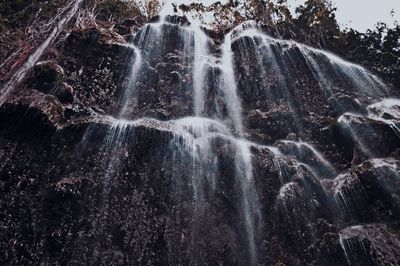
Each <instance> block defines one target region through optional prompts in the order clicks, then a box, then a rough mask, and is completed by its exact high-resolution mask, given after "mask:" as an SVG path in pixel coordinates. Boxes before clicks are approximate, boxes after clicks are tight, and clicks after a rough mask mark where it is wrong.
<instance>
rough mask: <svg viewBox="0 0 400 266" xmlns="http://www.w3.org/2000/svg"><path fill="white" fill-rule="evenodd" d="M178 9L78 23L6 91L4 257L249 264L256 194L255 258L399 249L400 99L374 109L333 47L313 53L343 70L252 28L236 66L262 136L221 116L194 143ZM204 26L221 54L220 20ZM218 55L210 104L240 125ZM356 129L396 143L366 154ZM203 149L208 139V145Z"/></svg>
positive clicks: (301, 261)
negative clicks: (240, 135)
mask: <svg viewBox="0 0 400 266" xmlns="http://www.w3.org/2000/svg"><path fill="white" fill-rule="evenodd" d="M158 20H159V18H155V19H154V20H153V21H158ZM167 20H168V22H169V23H168V24H166V25H164V26H162V27H160V31H161V32H162V33H163V38H159V37H157V36H156V37H157V38H156V37H155V35H151V34H156V33H155V32H152V29H151V27H146V26H143V27H142V23H143V21H141V18H137V19H134V20H126V21H124V22H119V24H118V25H117V26H116V27H115V29H114V30H113V29H105V28H102V27H100V26H96V27H93V28H89V29H86V30H76V31H73V32H72V33H71V34H70V35H69V36H68V38H67V39H66V40H65V41H63V43H62V45H61V47H62V49H60V51H58V52H59V56H58V57H56V58H54V59H52V61H48V62H44V63H42V64H39V65H37V66H36V67H35V69H34V70H33V72H32V73H31V74H30V76H29V79H27V80H26V81H25V82H24V83H23V84H22V85H21V86H20V87H19V88H18V90H17V91H16V92H15V94H13V95H12V97H10V98H9V99H7V101H6V102H5V104H4V105H2V106H1V108H0V176H1V180H0V192H1V194H2V198H1V199H0V213H2V218H1V219H0V223H1V226H2V228H3V230H1V231H0V252H1V256H0V264H4V265H37V264H49V265H52V264H54V265H64V264H76V265H81V264H89V265H92V264H94V265H97V264H104V265H137V264H140V265H189V264H199V265H217V264H218V265H219V264H221V265H249V264H251V263H252V262H250V261H249V257H250V253H251V252H250V251H249V248H248V246H249V242H248V234H247V233H246V230H247V227H246V225H247V224H248V221H249V217H248V216H249V215H247V214H246V213H244V212H243V204H244V202H245V200H244V199H245V198H244V196H246V195H248V198H247V200H249V201H254V202H257V204H258V205H257V206H256V207H257V208H259V210H260V214H257V213H256V212H253V211H254V210H251V211H252V212H250V214H251V215H250V216H251V218H253V217H254V219H252V220H251V221H252V222H254V224H253V226H254V230H255V234H254V235H255V243H256V245H255V250H256V253H257V258H256V260H257V263H258V264H261V265H332V266H333V265H346V264H347V263H348V262H349V261H350V262H351V263H352V264H354V265H385V263H388V264H390V263H391V264H392V265H397V264H399V262H398V259H397V258H398V255H399V248H398V235H399V233H398V232H399V226H398V220H399V219H400V218H399V213H400V198H399V194H400V191H399V187H400V184H399V178H398V167H399V163H398V159H399V154H400V152H399V138H398V135H397V132H396V130H395V129H396V127H393V125H395V126H397V127H398V126H399V125H398V123H394V124H390V123H387V122H388V121H387V120H390V121H391V122H394V121H396V120H397V117H396V115H395V111H396V110H397V111H398V109H396V108H397V107H396V106H394V107H393V106H392V107H391V108H386V107H385V108H379V106H378V107H376V106H375V107H374V108H367V107H366V105H367V104H371V103H373V102H374V101H375V100H376V101H377V99H372V98H370V96H368V93H367V92H363V91H361V92H360V91H359V90H357V89H356V88H355V85H354V84H352V83H351V82H350V81H349V80H346V79H344V78H340V77H342V76H343V77H344V76H345V75H344V74H345V73H337V72H334V70H335V69H334V68H333V67H332V66H330V65H329V64H328V63H329V62H328V60H327V58H324V57H315V58H316V59H318V60H320V61H321V62H320V63H321V65H323V66H325V67H326V68H327V69H328V70H329V71H327V72H328V74H327V75H328V76H329V77H327V79H329V78H331V79H330V80H335V84H328V83H327V84H322V83H321V80H320V79H318V77H317V75H316V73H315V70H314V71H313V69H311V68H310V63H309V62H308V64H307V60H306V58H305V57H304V54H302V52H301V51H300V48H299V47H297V48H296V47H294V46H293V47H292V46H290V45H288V44H279V45H274V46H273V47H272V50H271V53H269V54H268V53H264V54H263V55H261V54H259V53H257V52H256V51H255V50H254V48H255V47H261V46H262V43H261V42H257V41H254V40H252V39H251V38H249V37H241V38H239V39H236V40H235V41H234V43H233V44H232V50H233V53H234V58H233V59H234V61H235V64H234V66H235V69H234V70H235V73H237V75H236V79H237V83H238V84H237V85H238V94H239V98H240V103H241V106H242V108H243V112H242V115H243V121H244V136H246V138H247V139H248V140H251V141H254V142H255V143H248V142H243V143H242V142H239V141H238V139H237V138H235V136H234V135H235V134H228V133H226V134H223V133H221V132H223V130H220V129H218V126H220V124H217V126H215V125H214V127H213V129H212V130H210V132H207V133H210V136H206V137H207V138H209V142H206V141H204V139H202V138H199V139H197V140H196V141H197V142H191V141H193V137H194V135H196V133H197V134H201V132H200V133H199V132H196V130H195V129H194V128H193V127H194V126H193V125H189V126H187V127H188V128H189V130H188V129H187V128H185V127H184V126H182V124H179V119H181V118H183V117H186V116H191V115H193V90H192V87H193V77H192V76H193V66H192V63H191V62H192V60H193V58H191V56H188V53H187V51H188V50H190V49H193V44H192V43H190V45H187V46H185V45H184V41H183V37H182V36H185V29H183V27H181V26H185V27H186V26H187V25H188V22H187V20H186V19H185V18H182V17H169V18H167ZM131 32H137V34H136V36H135V37H134V38H131V40H130V41H131V43H133V44H135V46H137V47H139V48H143V47H144V45H148V46H146V47H149V48H148V49H146V50H144V49H142V50H141V59H142V62H141V63H142V65H141V69H140V71H139V72H138V73H137V77H138V78H137V79H135V84H134V85H135V86H134V88H135V90H134V91H133V92H132V94H131V95H129V99H130V105H128V106H127V109H126V116H123V117H124V119H121V118H120V117H121V113H120V108H121V105H122V104H123V101H122V97H123V95H124V92H125V91H126V90H127V89H128V84H129V82H130V80H129V75H130V73H131V71H132V67H133V64H134V63H135V62H136V60H138V54H137V51H136V50H135V47H134V46H133V45H132V44H130V43H129V42H127V41H126V39H128V38H129V37H128V35H129V34H130V33H131ZM207 35H208V36H210V37H211V38H212V40H209V45H210V54H212V55H213V56H215V57H216V58H215V59H216V60H217V61H218V60H221V56H222V53H221V47H220V46H219V45H220V43H221V42H222V39H223V37H224V35H223V31H219V32H215V31H211V30H208V32H207ZM260 45H261V46H260ZM188 46H189V47H188ZM272 54H273V55H275V61H276V62H274V61H273V60H272V59H273V57H271V55H272ZM281 55H284V56H282V57H281ZM259 60H261V61H262V62H263V63H264V64H265V65H264V68H261V67H259V66H260V61H259ZM212 63H213V62H212ZM322 63H323V64H322ZM211 65H212V66H210V67H209V68H208V69H207V71H206V75H205V82H204V83H205V84H204V94H205V99H206V102H205V108H204V111H203V113H202V114H201V116H204V117H208V118H209V119H211V118H212V119H214V120H213V121H214V122H216V123H217V121H218V123H223V124H224V125H226V127H232V128H233V127H234V126H235V125H234V123H233V122H232V121H228V120H229V118H227V117H228V115H227V114H228V112H229V110H228V106H227V104H226V102H224V98H223V96H224V95H223V94H224V93H223V92H221V91H220V90H219V86H220V83H219V82H221V75H222V74H223V71H222V70H221V67H220V66H219V65H218V64H216V65H213V64H211ZM336 70H337V69H336ZM336 70H335V71H336ZM55 89H59V90H58V92H57V93H56V92H55V91H54V90H55ZM344 112H352V113H357V114H358V115H357V116H358V117H357V119H354V120H352V121H350V123H349V124H351V126H352V127H351V129H352V130H353V132H352V131H351V130H349V128H347V127H346V125H347V124H343V123H341V122H340V121H338V119H337V117H338V116H340V115H342V113H344ZM373 114H374V115H375V118H374V117H371V116H372V115H373ZM204 117H203V119H205V118H204ZM382 119H383V120H382ZM384 120H386V121H384ZM221 121H222V122H221ZM180 122H182V121H180ZM202 126H204V125H203V124H202ZM191 127H192V128H191ZM202 130H204V128H202ZM228 130H230V128H229V129H228ZM354 132H355V133H356V134H354ZM236 137H237V136H236ZM309 143H312V144H313V146H311V145H309ZM360 143H361V144H362V143H364V144H368V147H369V149H370V150H371V151H372V152H374V154H373V155H374V157H375V156H381V157H382V156H385V157H387V158H384V159H382V158H381V159H379V158H375V160H373V159H372V160H371V159H369V160H367V159H368V157H373V156H367V155H365V154H363V153H362V145H360ZM208 144H209V147H208V146H207V145H208ZM239 144H241V145H244V146H246V147H247V145H248V146H249V147H250V148H249V151H248V152H249V153H250V156H249V158H251V161H252V164H251V173H252V177H251V178H250V181H249V183H250V184H251V186H250V187H254V188H255V191H253V190H251V189H249V188H248V187H246V186H244V187H243V184H247V183H243V182H244V181H243V179H242V178H238V176H240V174H243V173H241V172H240V170H242V168H241V164H244V162H243V161H241V160H238V158H239V157H240V156H242V155H243V154H240V152H239V151H240V149H238V145H239ZM266 145H270V146H266ZM202 149H210V150H211V152H210V153H206V155H207V156H204V158H202V159H204V160H199V158H196V157H194V155H193V154H194V153H195V151H198V150H200V151H202ZM203 151H204V150H203ZM317 151H319V152H317ZM246 152H247V151H246ZM198 154H199V153H197V155H198ZM194 158H196V159H197V160H196V159H194ZM330 164H332V165H333V166H332V165H330ZM337 169H338V170H339V171H340V175H338V176H337V175H336V174H337V173H336V170H337ZM238 172H239V173H238ZM241 177H242V176H241ZM245 177H247V176H245ZM213 178H215V180H214V181H215V182H214V183H213V182H209V181H210V180H212V179H213ZM246 189H248V191H246ZM196 191H197V192H199V194H198V195H197V194H196V195H197V196H198V198H196V200H195V199H194V195H195V192H196ZM243 191H245V192H243ZM200 192H202V193H200ZM246 192H247V193H246ZM255 198H257V201H256V200H254V199H255ZM252 208H255V206H252ZM255 213H256V214H257V215H255ZM366 223H368V224H369V225H365V224H366ZM357 224H363V225H362V226H360V227H354V225H357ZM364 248H365V249H364ZM253 264H256V263H253Z"/></svg>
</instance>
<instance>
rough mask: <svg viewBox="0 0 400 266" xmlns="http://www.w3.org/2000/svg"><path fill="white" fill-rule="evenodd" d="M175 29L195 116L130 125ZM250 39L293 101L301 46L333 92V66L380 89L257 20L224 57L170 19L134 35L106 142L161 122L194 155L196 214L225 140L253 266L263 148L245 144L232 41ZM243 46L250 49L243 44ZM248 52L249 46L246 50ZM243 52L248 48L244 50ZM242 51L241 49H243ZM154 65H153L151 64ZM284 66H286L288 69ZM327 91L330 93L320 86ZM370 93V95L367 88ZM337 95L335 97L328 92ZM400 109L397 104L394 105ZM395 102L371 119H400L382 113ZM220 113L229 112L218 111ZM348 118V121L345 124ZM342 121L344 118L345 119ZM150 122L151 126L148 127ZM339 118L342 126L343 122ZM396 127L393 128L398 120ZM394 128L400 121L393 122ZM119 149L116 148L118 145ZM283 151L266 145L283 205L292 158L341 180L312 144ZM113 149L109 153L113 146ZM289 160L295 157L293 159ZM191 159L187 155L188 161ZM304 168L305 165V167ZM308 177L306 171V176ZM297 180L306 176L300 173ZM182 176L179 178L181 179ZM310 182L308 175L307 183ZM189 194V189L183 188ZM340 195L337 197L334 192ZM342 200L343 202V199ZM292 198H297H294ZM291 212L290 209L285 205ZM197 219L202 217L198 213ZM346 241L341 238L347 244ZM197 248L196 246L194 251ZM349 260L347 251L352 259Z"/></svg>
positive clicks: (236, 35)
mask: <svg viewBox="0 0 400 266" xmlns="http://www.w3.org/2000/svg"><path fill="white" fill-rule="evenodd" d="M169 27H172V28H174V29H176V30H177V31H178V32H179V34H180V36H181V37H182V39H181V40H180V41H181V42H182V43H183V44H182V47H181V48H182V50H183V55H182V62H180V63H182V64H189V65H191V66H192V67H191V75H192V83H191V88H190V89H191V92H192V107H193V108H192V110H193V113H192V114H191V115H190V116H186V117H182V118H178V119H174V120H168V121H158V120H151V119H139V120H135V121H129V120H125V119H126V118H127V117H131V116H132V114H131V113H130V109H129V108H132V106H134V105H135V104H136V102H135V100H134V98H135V93H136V89H137V88H136V84H137V83H139V82H143V83H145V82H146V80H144V79H145V78H143V77H142V72H141V68H142V66H143V64H144V62H145V61H152V60H153V61H155V62H156V61H157V60H159V57H158V56H160V55H161V54H162V52H163V51H161V50H162V49H163V48H164V46H163V41H164V40H168V39H169V38H168V37H169V36H168V34H169V31H168V28H169ZM244 37H247V38H250V40H251V47H252V48H254V49H255V50H256V52H260V53H261V54H264V56H265V55H266V56H267V58H270V59H272V60H271V61H270V63H271V64H272V67H273V68H274V69H275V71H276V72H277V73H278V79H280V84H281V85H282V90H285V91H286V92H285V93H286V94H285V93H284V94H285V95H284V96H285V97H290V93H289V91H290V88H289V87H288V86H289V85H290V84H288V82H287V78H286V76H285V75H286V72H289V69H290V68H291V67H293V66H289V64H290V62H293V59H292V58H291V55H290V53H289V52H288V51H289V50H291V49H297V50H298V51H300V53H301V55H302V56H303V57H304V59H305V60H304V61H305V63H306V65H307V66H308V67H309V68H311V71H312V72H313V73H314V74H315V76H316V78H317V79H318V81H319V82H320V84H321V90H323V89H327V90H330V89H331V88H330V86H328V85H329V84H330V83H331V80H330V77H329V75H327V72H328V71H330V70H331V69H334V70H335V71H336V72H338V73H342V74H343V75H344V76H345V77H346V78H347V79H349V80H351V82H353V83H354V84H355V85H356V87H357V88H358V89H360V90H363V89H364V88H367V89H370V88H372V87H376V86H381V88H382V87H384V86H383V85H382V83H381V82H380V81H379V79H377V78H376V77H375V76H374V75H372V74H371V73H369V72H368V71H367V70H365V69H363V68H362V67H360V66H357V65H354V64H351V63H348V62H345V61H343V60H342V59H340V58H338V57H336V56H334V55H332V54H329V53H327V52H324V51H321V50H318V49H315V48H311V47H308V46H305V45H302V44H299V43H296V42H293V41H284V40H278V39H274V38H272V37H270V36H267V35H265V34H263V33H261V31H259V30H258V29H257V27H256V24H255V23H254V22H250V23H245V24H243V25H240V26H238V27H237V28H235V29H234V30H232V31H231V32H230V33H228V34H227V35H226V36H225V39H224V41H223V44H222V46H221V48H222V55H221V57H218V55H214V54H211V52H210V50H211V49H210V44H211V43H212V40H211V39H210V38H209V37H208V36H207V35H206V34H205V33H204V32H203V30H202V29H201V28H200V27H199V26H198V25H191V26H190V25H189V26H188V25H185V26H181V25H177V24H172V23H170V22H167V19H166V17H164V18H163V19H162V20H161V22H156V23H150V24H147V25H145V26H144V27H143V28H142V29H141V30H140V32H139V33H138V34H137V35H136V36H135V37H134V41H133V43H134V44H135V45H133V44H132V45H131V46H129V47H131V48H132V49H134V54H135V57H134V61H132V67H131V68H130V74H129V82H128V84H127V86H126V88H124V92H123V94H122V98H121V103H122V104H121V106H122V107H121V109H120V112H119V119H115V118H111V119H110V121H111V123H110V126H109V129H108V131H107V134H106V137H105V139H104V145H105V146H106V147H114V148H117V149H120V150H121V151H123V150H124V149H125V148H126V147H124V143H125V142H126V141H127V139H128V138H130V137H131V135H132V132H133V129H134V128H135V127H136V126H138V125H141V124H143V123H151V124H157V128H159V129H162V130H167V131H169V132H170V133H172V134H173V135H174V138H173V140H172V142H173V144H174V145H170V147H171V148H172V149H176V150H177V153H178V154H179V156H187V155H189V157H190V159H189V160H190V162H191V165H190V166H189V167H191V174H192V176H191V180H189V182H191V184H190V185H191V186H190V187H191V189H192V195H191V197H192V200H193V203H194V206H195V207H194V212H196V211H197V206H199V205H200V204H202V203H203V202H207V201H209V200H210V198H211V197H210V195H212V194H213V193H214V192H215V190H216V189H217V183H218V180H217V178H218V177H219V174H220V173H218V163H219V161H218V160H219V156H220V155H219V154H217V152H216V151H215V147H214V146H215V145H216V144H215V140H216V139H223V140H224V141H226V143H228V144H229V145H230V146H231V147H233V149H234V164H235V168H234V171H233V172H234V176H233V177H232V178H235V181H236V182H235V184H236V185H237V187H236V190H235V192H236V193H237V194H238V197H237V198H238V199H239V202H235V204H236V205H237V206H236V207H237V208H238V213H239V215H240V218H241V219H238V220H240V221H239V224H242V225H243V228H242V229H239V230H241V231H242V230H243V232H244V234H245V238H246V239H245V240H244V241H243V242H245V246H246V247H247V249H248V250H247V251H246V252H247V253H248V254H249V260H250V262H249V264H252V265H254V264H257V262H258V257H257V249H258V245H257V244H258V243H257V233H258V230H259V226H260V224H261V223H262V221H261V217H262V215H261V210H260V206H259V202H258V195H257V189H256V185H255V180H254V176H253V161H252V159H253V158H252V157H253V155H252V149H251V148H252V147H255V146H257V147H258V148H260V147H261V146H259V145H257V144H254V143H251V142H249V141H248V140H246V139H245V136H246V133H247V132H246V129H245V127H244V123H243V119H242V104H241V99H240V97H239V92H238V84H237V78H236V74H237V73H235V67H234V62H235V60H234V59H235V54H234V52H233V50H232V46H233V44H234V43H235V42H236V41H238V40H240V39H241V38H244ZM242 45H245V44H244V43H242ZM242 48H243V47H242ZM243 49H244V48H243ZM240 52H243V51H240ZM153 63H154V62H153ZM257 63H258V64H259V65H260V66H257V67H259V68H261V71H262V72H263V71H266V70H267V66H265V65H264V60H262V59H260V60H258V59H257ZM282 64H283V65H282ZM210 68H218V69H219V70H220V71H221V73H220V77H218V78H219V79H217V80H219V83H218V84H217V88H216V89H217V90H218V93H217V96H216V97H221V99H218V100H221V101H219V102H222V101H223V102H224V104H225V107H226V109H227V115H226V116H227V117H222V116H221V115H220V114H218V113H212V111H210V112H208V111H206V110H205V109H206V104H207V103H208V100H209V99H207V91H206V89H207V88H206V83H207V73H208V70H209V69H210ZM323 86H325V87H326V88H322V87H323ZM368 93H371V91H369V92H368ZM329 94H331V92H329ZM396 104H397V103H396ZM387 105H390V109H391V110H392V109H393V106H394V105H395V104H393V102H390V101H388V102H384V103H382V104H381V105H379V106H378V105H373V106H370V108H369V111H370V115H371V116H374V117H375V119H378V118H377V117H379V119H381V120H382V119H386V120H387V118H383V115H384V114H390V115H391V116H394V117H397V116H398V114H399V113H400V112H397V111H396V112H394V111H389V112H388V111H385V110H384V109H385V108H386V107H387ZM219 108H220V109H223V107H221V106H219ZM342 120H343V119H342ZM342 120H340V121H342ZM149 121H151V122H149ZM340 121H339V122H340ZM392 124H393V123H392ZM393 125H395V124H393ZM116 144H117V145H116ZM278 145H280V146H278V147H269V146H265V147H264V148H267V149H269V150H270V152H271V154H272V155H273V156H272V157H273V159H272V160H273V162H274V163H275V165H276V166H277V168H278V171H279V178H280V183H281V185H282V187H281V189H280V193H279V195H278V196H277V197H278V200H282V201H285V198H286V197H287V196H288V195H289V194H292V195H291V196H293V200H294V199H295V196H296V195H295V192H296V191H295V190H296V186H297V183H295V182H294V181H293V180H290V178H287V177H286V175H287V173H283V172H285V169H284V168H285V167H287V168H289V166H287V165H285V164H286V161H290V162H292V163H293V165H292V166H293V167H295V168H296V167H297V169H296V171H298V172H302V169H304V168H306V169H307V170H309V171H308V172H310V173H311V175H312V176H313V177H327V178H331V177H333V176H334V175H336V169H335V168H334V167H333V166H332V165H331V164H330V163H329V162H328V161H327V160H326V159H325V158H324V156H323V155H322V154H321V153H320V152H318V151H317V150H316V149H315V148H314V147H313V146H311V145H310V144H308V143H305V142H293V141H288V140H284V141H280V142H278ZM110 149H111V148H110ZM115 156H116V157H117V158H112V159H110V162H109V169H110V171H111V173H107V178H109V176H112V175H113V173H115V172H116V171H118V169H117V168H118V166H119V163H120V160H121V158H118V157H122V156H123V153H122V152H120V153H118V152H117V153H115ZM289 157H290V159H288V158H289ZM185 159H187V158H185ZM302 167H303V168H302ZM308 172H307V173H308ZM293 175H299V176H300V178H303V175H302V174H301V173H300V174H299V173H294V174H293ZM176 178H178V177H176ZM303 179H304V178H303ZM340 180H341V176H338V177H337V178H336V180H335V181H334V182H336V183H335V185H337V183H338V182H340ZM185 193H187V191H185ZM334 196H336V195H334ZM343 198H344V197H343ZM290 200H292V198H290ZM285 208H288V206H286V205H285ZM194 217H196V213H195V214H194ZM343 243H344V242H343V241H342V242H341V244H343ZM192 248H195V247H192ZM346 255H347V254H346Z"/></svg>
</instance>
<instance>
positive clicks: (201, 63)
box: [193, 26, 210, 116]
mask: <svg viewBox="0 0 400 266" xmlns="http://www.w3.org/2000/svg"><path fill="white" fill-rule="evenodd" d="M193 33H194V46H195V47H194V62H193V104H194V114H195V115H196V116H200V115H203V112H204V103H205V99H204V97H205V95H204V82H205V75H206V71H207V67H208V59H209V57H210V55H209V51H208V37H207V36H206V35H205V33H204V32H203V31H202V30H201V28H200V27H198V26H194V30H193Z"/></svg>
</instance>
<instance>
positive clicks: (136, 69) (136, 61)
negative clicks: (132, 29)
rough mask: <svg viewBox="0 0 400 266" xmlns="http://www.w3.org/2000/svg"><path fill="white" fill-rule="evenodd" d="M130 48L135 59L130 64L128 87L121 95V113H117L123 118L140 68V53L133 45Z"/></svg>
mask: <svg viewBox="0 0 400 266" xmlns="http://www.w3.org/2000/svg"><path fill="white" fill-rule="evenodd" d="M129 47H130V48H132V49H133V50H134V53H135V57H134V62H133V64H132V68H131V71H130V74H129V81H128V85H127V87H126V89H125V90H124V92H123V94H122V98H121V101H122V108H121V111H120V113H119V116H120V117H124V116H125V115H126V113H127V108H128V105H129V103H130V102H131V99H132V97H133V94H134V91H135V87H136V80H137V77H138V74H139V70H140V68H141V66H142V63H143V62H142V55H141V53H140V50H139V49H138V48H137V47H136V46H134V45H130V46H129Z"/></svg>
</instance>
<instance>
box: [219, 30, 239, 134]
mask: <svg viewBox="0 0 400 266" xmlns="http://www.w3.org/2000/svg"><path fill="white" fill-rule="evenodd" d="M233 33H234V31H232V32H231V33H229V34H227V35H226V36H225V40H224V43H223V44H222V73H223V76H222V84H221V88H222V90H223V92H224V100H225V103H226V105H227V108H228V112H229V115H230V118H231V119H232V123H233V129H234V130H235V133H236V134H238V135H239V136H240V137H242V136H243V125H242V106H241V103H240V100H239V97H238V95H237V85H236V80H235V73H234V69H233V52H232V34H233Z"/></svg>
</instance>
